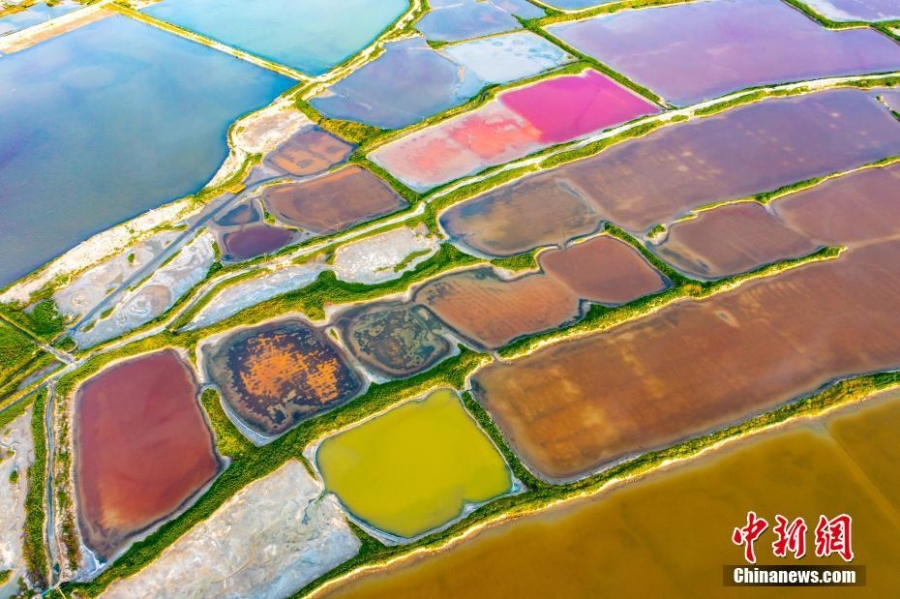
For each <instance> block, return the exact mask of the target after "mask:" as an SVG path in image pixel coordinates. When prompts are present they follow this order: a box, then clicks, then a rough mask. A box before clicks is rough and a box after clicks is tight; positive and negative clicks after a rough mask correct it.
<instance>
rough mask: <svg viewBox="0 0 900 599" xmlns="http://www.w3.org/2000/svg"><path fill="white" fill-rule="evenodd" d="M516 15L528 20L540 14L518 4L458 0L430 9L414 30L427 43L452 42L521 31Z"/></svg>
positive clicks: (508, 0) (502, 0)
mask: <svg viewBox="0 0 900 599" xmlns="http://www.w3.org/2000/svg"><path fill="white" fill-rule="evenodd" d="M516 14H518V15H519V16H522V17H525V18H528V17H527V16H526V15H527V14H531V15H533V16H540V15H541V14H543V11H541V10H540V9H539V8H537V7H536V6H534V5H531V4H530V3H528V2H522V1H521V0H519V1H518V2H517V1H516V0H458V1H455V2H452V3H450V2H448V3H437V4H434V5H432V7H431V10H430V11H428V13H427V14H426V15H425V16H424V17H422V18H421V19H419V22H418V23H416V29H418V30H419V31H420V32H422V34H424V35H425V37H427V38H428V39H430V40H434V41H439V42H455V41H460V40H465V39H471V38H474V37H483V36H486V35H492V34H495V33H502V32H504V31H512V30H514V29H521V28H522V25H521V24H520V23H519V21H518V20H516V17H515V16H514V15H516Z"/></svg>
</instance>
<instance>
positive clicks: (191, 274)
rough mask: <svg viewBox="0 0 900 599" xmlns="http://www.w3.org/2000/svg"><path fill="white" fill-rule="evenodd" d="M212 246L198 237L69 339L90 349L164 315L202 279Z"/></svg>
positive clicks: (208, 238) (209, 237)
mask: <svg viewBox="0 0 900 599" xmlns="http://www.w3.org/2000/svg"><path fill="white" fill-rule="evenodd" d="M214 243H215V237H214V236H213V234H212V233H210V232H208V231H206V232H204V233H201V234H200V235H199V236H198V237H197V238H196V239H194V240H193V241H192V242H191V243H189V244H188V245H187V246H185V247H184V249H182V250H181V253H179V254H178V255H177V256H176V257H175V258H174V259H173V260H172V261H171V262H169V263H168V264H166V265H165V266H163V267H162V268H160V269H159V270H157V271H156V272H154V273H153V275H152V276H151V277H150V278H149V279H147V281H146V282H144V283H143V284H142V285H141V286H140V287H138V288H137V289H136V290H135V291H133V292H131V293H130V294H128V295H127V296H126V297H125V298H124V299H123V300H122V301H121V302H119V304H118V305H117V306H116V308H115V309H114V310H113V312H112V314H111V315H109V316H108V317H107V318H102V319H100V320H98V321H96V324H95V325H94V327H93V328H90V329H88V330H85V329H81V330H79V331H76V332H75V333H73V334H72V338H73V339H75V341H76V342H77V343H78V344H79V345H80V346H81V347H90V346H92V345H96V344H97V343H101V342H103V341H106V340H108V339H112V338H114V337H118V336H119V335H121V334H123V333H125V332H128V331H130V330H133V329H135V328H137V327H139V326H140V325H142V324H145V323H147V322H149V321H151V320H153V319H154V318H156V317H157V316H159V315H161V314H162V313H164V312H165V311H166V310H168V309H169V308H171V307H172V306H173V305H174V304H175V302H176V301H178V299H179V298H180V297H181V296H183V295H184V294H185V293H187V292H188V291H190V290H191V289H192V288H193V287H194V286H195V285H197V284H198V283H200V282H201V281H202V280H203V279H204V278H205V277H206V275H207V273H208V272H209V267H210V266H212V264H213V261H214V260H215V252H214V251H213V244H214Z"/></svg>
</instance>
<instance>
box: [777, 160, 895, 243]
mask: <svg viewBox="0 0 900 599" xmlns="http://www.w3.org/2000/svg"><path fill="white" fill-rule="evenodd" d="M772 209H773V210H774V211H775V213H776V214H777V215H778V216H779V217H780V218H782V219H783V220H784V221H785V222H786V223H787V224H788V225H790V226H791V227H793V228H795V229H797V230H798V231H803V232H804V234H806V235H807V236H809V237H810V238H811V239H815V240H817V241H818V242H819V243H824V244H828V245H842V244H855V243H860V242H865V241H869V240H875V239H890V238H893V237H897V236H898V235H900V164H895V165H893V166H888V167H883V168H872V169H866V170H862V171H858V172H855V173H851V174H849V175H845V176H843V177H839V178H836V179H831V180H829V181H825V182H824V183H821V184H819V185H817V186H815V187H813V188H811V189H808V190H806V191H801V192H799V193H795V194H792V195H790V196H786V197H784V198H780V199H777V200H775V201H773V202H772Z"/></svg>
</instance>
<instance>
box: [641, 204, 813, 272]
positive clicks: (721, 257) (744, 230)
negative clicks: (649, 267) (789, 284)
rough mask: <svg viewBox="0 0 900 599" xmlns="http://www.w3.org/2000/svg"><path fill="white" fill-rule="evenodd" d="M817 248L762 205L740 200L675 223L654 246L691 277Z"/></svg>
mask: <svg viewBox="0 0 900 599" xmlns="http://www.w3.org/2000/svg"><path fill="white" fill-rule="evenodd" d="M818 247H819V246H818V245H817V244H816V243H815V242H813V241H810V240H809V239H808V238H806V237H804V236H803V235H801V234H800V233H798V232H796V231H794V230H792V229H790V228H788V227H787V226H785V224H784V223H782V222H781V221H780V220H779V219H778V218H776V217H775V216H773V215H772V214H769V213H768V212H767V211H766V209H765V207H764V206H762V205H761V204H758V203H756V202H741V203H739V204H727V205H725V206H720V207H718V208H715V209H714V210H706V211H704V212H701V213H700V214H699V215H697V216H696V217H695V218H691V219H689V220H685V221H680V222H677V223H675V224H674V225H672V226H671V227H669V232H668V235H667V236H666V239H665V241H663V242H662V243H661V244H660V245H658V246H656V247H655V248H654V251H655V252H656V253H657V254H658V255H659V256H660V257H661V258H662V259H663V260H665V261H666V262H668V263H669V264H671V265H673V266H674V267H675V268H677V269H679V270H681V271H682V272H685V273H687V274H689V275H691V276H693V277H699V278H706V279H717V278H722V277H727V276H730V275H736V274H739V273H743V272H748V271H751V270H753V269H755V268H758V267H760V266H763V265H765V264H771V263H773V262H777V261H779V260H787V259H789V258H799V257H801V256H808V255H809V254H811V253H813V252H814V251H816V249H818Z"/></svg>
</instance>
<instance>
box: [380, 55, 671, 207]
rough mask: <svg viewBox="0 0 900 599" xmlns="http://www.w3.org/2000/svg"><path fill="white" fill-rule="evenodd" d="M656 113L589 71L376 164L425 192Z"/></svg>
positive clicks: (497, 104)
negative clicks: (556, 145)
mask: <svg viewBox="0 0 900 599" xmlns="http://www.w3.org/2000/svg"><path fill="white" fill-rule="evenodd" d="M656 112H659V108H658V107H657V106H655V105H654V104H652V103H651V102H649V101H648V100H645V99H644V98H642V97H640V96H638V95H637V94H635V93H633V92H632V91H630V90H628V89H626V88H625V87H623V86H621V85H619V84H618V83H616V82H615V81H613V80H612V79H609V78H608V77H606V76H605V75H602V74H600V73H598V72H597V71H594V70H591V69H587V70H585V71H584V72H583V73H581V74H578V75H564V76H560V77H554V78H551V79H546V80H544V81H540V82H537V83H534V84H532V85H528V86H526V87H522V88H519V89H515V90H511V91H507V92H504V93H502V94H500V95H499V96H498V97H497V99H496V100H495V101H493V102H490V103H488V104H486V105H485V106H482V107H481V108H478V109H477V110H474V111H473V112H470V113H467V114H464V115H461V116H459V117H456V118H454V119H450V120H448V121H445V122H443V123H440V124H438V125H435V126H434V127H429V128H427V129H423V130H421V131H417V132H415V133H413V134H411V135H409V136H407V137H404V138H402V139H399V140H397V141H395V142H393V143H390V144H387V145H385V146H382V147H381V148H378V149H377V150H375V151H374V152H373V153H372V154H371V155H370V158H371V159H372V160H373V161H374V162H376V163H377V164H379V165H380V166H382V167H384V168H385V169H387V170H388V171H390V172H391V173H392V174H393V175H394V176H395V177H397V178H398V179H400V180H401V181H403V182H404V183H405V184H407V185H408V186H410V187H412V188H413V189H416V190H419V191H425V190H428V189H431V188H433V187H436V186H438V185H441V184H444V183H448V182H450V181H453V180H455V179H458V178H460V177H465V176H467V175H472V174H475V173H477V172H480V171H482V170H484V169H485V168H487V167H490V166H496V165H498V164H503V163H506V162H509V161H511V160H515V159H518V158H521V157H523V156H526V155H527V154H530V153H532V152H535V151H537V150H540V149H542V148H546V147H548V146H550V145H553V144H557V143H563V142H566V141H571V140H574V139H578V138H579V137H583V136H585V135H588V134H590V133H593V132H596V131H601V130H603V129H607V128H610V127H614V126H616V125H620V124H622V123H624V122H627V121H630V120H632V119H635V118H638V117H641V116H645V115H649V114H654V113H656Z"/></svg>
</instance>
